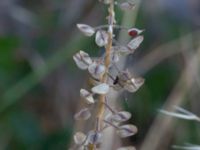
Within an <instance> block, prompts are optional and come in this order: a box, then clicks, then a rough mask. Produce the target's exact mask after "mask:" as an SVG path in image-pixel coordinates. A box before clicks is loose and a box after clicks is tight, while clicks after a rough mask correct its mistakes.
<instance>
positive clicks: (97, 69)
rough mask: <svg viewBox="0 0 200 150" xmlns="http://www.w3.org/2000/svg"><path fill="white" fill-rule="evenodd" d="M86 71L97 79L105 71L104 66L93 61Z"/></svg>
mask: <svg viewBox="0 0 200 150" xmlns="http://www.w3.org/2000/svg"><path fill="white" fill-rule="evenodd" d="M88 71H89V73H90V74H91V75H92V76H93V77H94V78H96V79H99V78H101V77H102V75H103V74H104V73H105V71H106V67H105V66H104V65H102V64H100V63H98V62H96V61H95V62H93V63H92V64H91V65H90V66H89V67H88Z"/></svg>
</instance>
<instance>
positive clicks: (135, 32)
mask: <svg viewBox="0 0 200 150" xmlns="http://www.w3.org/2000/svg"><path fill="white" fill-rule="evenodd" d="M143 31H144V30H140V29H137V28H131V29H129V30H128V34H129V35H130V36H132V37H133V38H135V37H136V36H138V35H139V34H141V33H142V32H143Z"/></svg>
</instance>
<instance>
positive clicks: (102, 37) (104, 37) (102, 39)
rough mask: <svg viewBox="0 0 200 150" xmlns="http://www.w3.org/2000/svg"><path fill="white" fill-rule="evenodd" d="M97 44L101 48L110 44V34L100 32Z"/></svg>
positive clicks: (97, 34) (98, 32)
mask: <svg viewBox="0 0 200 150" xmlns="http://www.w3.org/2000/svg"><path fill="white" fill-rule="evenodd" d="M95 41H96V44H97V45H98V46H100V47H102V46H105V45H106V44H107V43H108V34H107V32H106V31H104V30H99V31H97V33H96V38H95Z"/></svg>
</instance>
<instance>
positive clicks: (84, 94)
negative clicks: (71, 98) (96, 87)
mask: <svg viewBox="0 0 200 150" xmlns="http://www.w3.org/2000/svg"><path fill="white" fill-rule="evenodd" d="M80 95H81V97H82V98H84V100H85V101H86V103H87V104H93V103H95V102H94V98H93V96H92V93H90V92H88V91H87V90H85V89H81V90H80Z"/></svg>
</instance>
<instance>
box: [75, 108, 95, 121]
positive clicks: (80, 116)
mask: <svg viewBox="0 0 200 150" xmlns="http://www.w3.org/2000/svg"><path fill="white" fill-rule="evenodd" d="M90 117H91V113H90V111H89V109H88V108H83V109H81V110H80V111H79V112H78V113H76V114H75V116H74V118H75V119H76V120H87V119H89V118H90Z"/></svg>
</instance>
